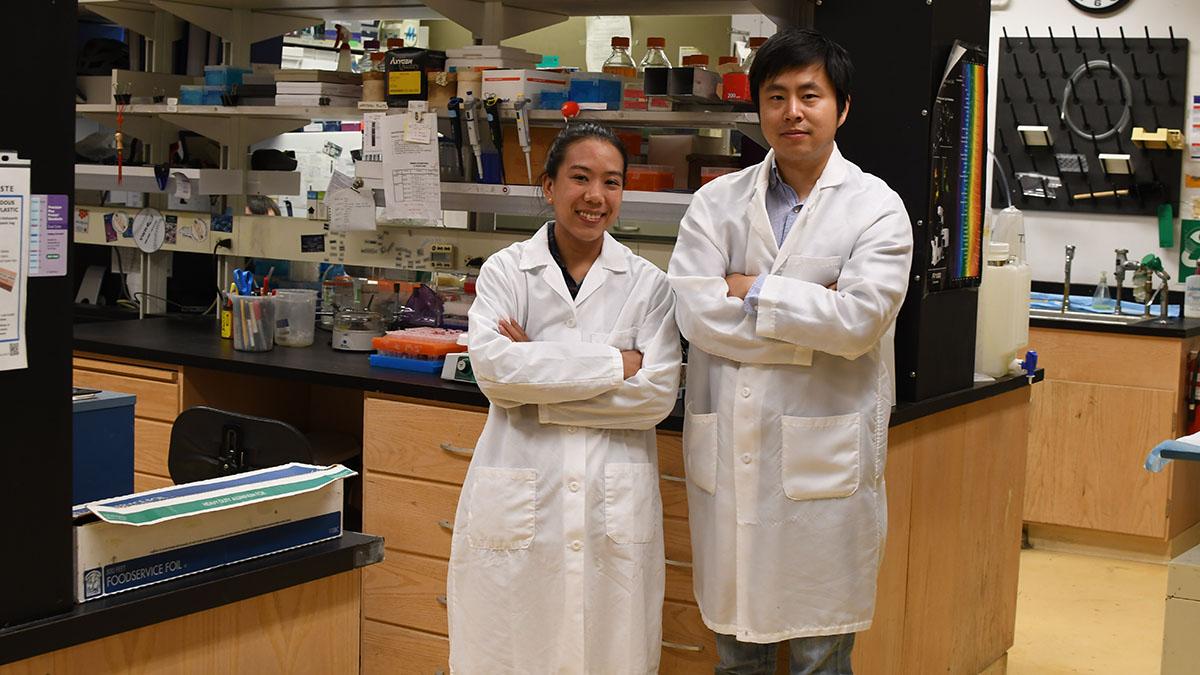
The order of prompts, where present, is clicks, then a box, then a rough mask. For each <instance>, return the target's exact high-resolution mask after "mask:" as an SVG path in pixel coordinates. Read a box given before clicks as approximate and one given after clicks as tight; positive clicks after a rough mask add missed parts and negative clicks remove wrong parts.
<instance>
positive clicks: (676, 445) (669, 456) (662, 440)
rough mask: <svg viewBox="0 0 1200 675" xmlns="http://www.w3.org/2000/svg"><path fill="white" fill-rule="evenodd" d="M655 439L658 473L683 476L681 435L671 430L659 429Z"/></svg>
mask: <svg viewBox="0 0 1200 675" xmlns="http://www.w3.org/2000/svg"><path fill="white" fill-rule="evenodd" d="M656 440H657V443H658V471H659V473H661V474H663V475H664V476H671V477H674V478H683V477H684V473H683V436H682V435H680V434H677V433H675V432H672V431H660V432H658V434H657V439H656Z"/></svg>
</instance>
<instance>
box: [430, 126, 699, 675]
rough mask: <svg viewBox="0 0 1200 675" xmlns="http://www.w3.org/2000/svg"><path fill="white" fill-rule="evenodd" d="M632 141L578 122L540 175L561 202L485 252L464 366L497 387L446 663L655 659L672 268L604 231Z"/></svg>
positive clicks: (571, 666)
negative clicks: (527, 235)
mask: <svg viewBox="0 0 1200 675" xmlns="http://www.w3.org/2000/svg"><path fill="white" fill-rule="evenodd" d="M625 167H626V157H625V151H624V147H623V146H622V144H621V143H620V141H619V140H618V139H617V138H616V136H615V135H613V133H612V132H611V131H609V130H608V129H605V128H603V127H600V126H597V125H592V124H581V125H573V126H571V127H569V128H568V129H567V130H565V131H564V132H563V133H562V134H561V135H560V136H559V138H558V139H557V140H556V141H555V142H554V144H553V145H552V146H551V148H550V152H549V156H548V157H547V160H546V172H545V174H544V175H543V179H542V189H543V191H544V193H545V197H546V201H547V202H548V203H549V204H550V205H551V206H552V208H553V210H554V216H555V219H554V220H553V221H550V222H548V223H547V224H546V225H544V226H543V227H542V228H541V229H540V230H539V231H538V232H537V234H535V235H534V236H533V237H532V238H531V239H529V240H528V241H524V242H520V243H517V244H513V245H511V246H509V247H508V248H506V249H504V250H503V251H500V252H499V253H496V254H495V255H493V256H492V257H491V258H489V259H488V261H487V262H486V263H485V264H484V266H483V269H482V270H481V271H480V275H479V281H478V284H477V287H476V288H477V296H476V299H475V303H474V305H473V306H472V308H471V311H470V331H469V347H470V355H471V365H472V367H473V369H474V372H475V377H476V380H477V381H478V383H479V388H480V389H481V390H482V391H483V393H484V394H486V395H487V397H488V399H489V400H490V401H491V408H490V410H489V413H488V420H487V424H486V426H485V427H484V430H483V434H482V435H481V436H480V438H479V441H478V442H477V443H476V446H475V454H474V457H473V458H472V460H471V467H470V470H469V471H468V472H467V479H466V483H465V485H464V486H463V490H462V496H461V498H460V499H459V503H458V512H457V515H456V517H455V521H454V536H453V544H452V548H451V553H450V570H449V577H448V583H447V586H448V597H449V602H448V606H449V614H450V668H451V670H452V671H453V672H455V673H461V674H463V675H475V674H476V673H479V674H487V675H494V674H499V673H521V674H522V675H524V674H527V673H528V674H537V673H605V674H609V673H611V674H617V673H621V674H624V673H652V672H656V671H657V669H658V654H659V649H660V639H661V638H660V636H661V616H662V597H663V541H662V501H661V498H660V497H659V493H658V475H659V474H658V468H657V456H656V451H655V432H654V427H655V425H657V424H658V423H659V422H660V421H661V420H663V419H664V418H665V417H666V416H667V415H668V414H669V413H670V411H671V409H672V408H673V406H674V405H675V400H676V392H677V389H678V381H679V364H680V349H679V334H678V331H677V329H676V326H675V319H674V297H673V295H672V292H671V288H670V284H669V283H668V282H667V278H666V275H665V274H664V273H663V272H662V271H661V270H659V269H657V268H656V267H654V266H653V265H652V264H650V263H649V262H647V261H646V260H645V259H643V258H640V257H638V256H637V255H635V254H634V253H633V252H632V251H630V250H629V249H628V248H627V247H625V246H624V245H622V244H620V243H619V242H617V241H616V240H615V239H613V238H612V237H611V236H610V235H608V234H607V233H606V231H605V230H606V228H607V227H608V226H609V225H610V224H611V223H614V222H616V219H617V216H618V214H619V212H620V207H621V191H622V185H623V179H624V176H625Z"/></svg>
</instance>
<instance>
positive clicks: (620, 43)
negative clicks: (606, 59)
mask: <svg viewBox="0 0 1200 675" xmlns="http://www.w3.org/2000/svg"><path fill="white" fill-rule="evenodd" d="M612 46H613V47H626V48H628V47H629V38H627V37H621V36H619V35H614V36H613V39H612Z"/></svg>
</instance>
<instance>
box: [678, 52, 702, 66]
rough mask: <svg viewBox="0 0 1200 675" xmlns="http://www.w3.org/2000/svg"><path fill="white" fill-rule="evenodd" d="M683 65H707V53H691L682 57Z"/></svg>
mask: <svg viewBox="0 0 1200 675" xmlns="http://www.w3.org/2000/svg"><path fill="white" fill-rule="evenodd" d="M683 65H685V66H707V65H708V54H692V55H691V56H685V57H683Z"/></svg>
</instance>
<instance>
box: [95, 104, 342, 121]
mask: <svg viewBox="0 0 1200 675" xmlns="http://www.w3.org/2000/svg"><path fill="white" fill-rule="evenodd" d="M75 112H76V113H78V114H109V115H115V114H116V113H117V106H116V105H115V104H113V103H78V104H76V105H75ZM123 113H124V114H125V115H203V116H207V117H278V118H287V119H296V120H353V119H358V118H359V117H362V114H363V111H361V110H359V109H358V108H349V107H344V106H307V107H292V106H274V105H239V106H223V105H175V106H170V105H167V104H165V103H130V104H129V105H127V106H125V110H124V111H123Z"/></svg>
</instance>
